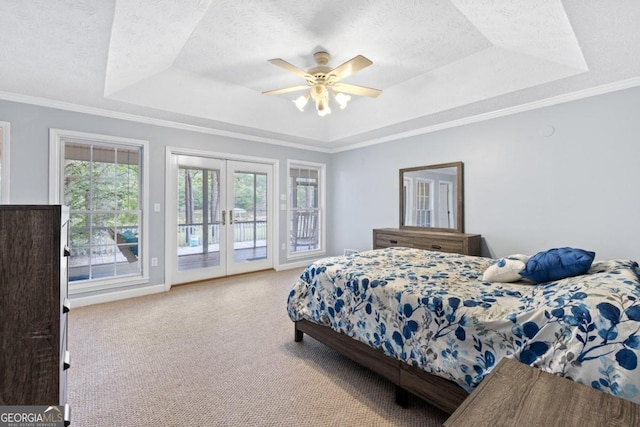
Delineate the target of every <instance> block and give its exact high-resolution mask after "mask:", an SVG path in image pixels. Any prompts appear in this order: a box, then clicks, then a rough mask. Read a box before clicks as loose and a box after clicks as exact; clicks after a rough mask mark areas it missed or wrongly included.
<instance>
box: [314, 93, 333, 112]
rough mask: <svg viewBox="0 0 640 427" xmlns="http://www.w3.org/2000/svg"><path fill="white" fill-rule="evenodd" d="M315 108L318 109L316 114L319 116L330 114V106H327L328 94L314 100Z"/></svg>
mask: <svg viewBox="0 0 640 427" xmlns="http://www.w3.org/2000/svg"><path fill="white" fill-rule="evenodd" d="M316 110H318V115H319V116H320V117H324V116H326V115H327V114H331V107H329V96H328V95H327V96H323V97H322V98H318V99H317V100H316Z"/></svg>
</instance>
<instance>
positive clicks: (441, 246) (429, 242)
mask: <svg viewBox="0 0 640 427" xmlns="http://www.w3.org/2000/svg"><path fill="white" fill-rule="evenodd" d="M413 247H414V248H418V249H426V250H428V251H440V252H452V253H458V254H461V253H463V252H464V245H463V242H462V241H461V240H445V239H415V240H414V241H413Z"/></svg>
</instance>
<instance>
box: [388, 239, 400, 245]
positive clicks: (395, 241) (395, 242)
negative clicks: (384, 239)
mask: <svg viewBox="0 0 640 427" xmlns="http://www.w3.org/2000/svg"><path fill="white" fill-rule="evenodd" d="M389 243H393V244H394V245H397V244H398V241H397V240H389Z"/></svg>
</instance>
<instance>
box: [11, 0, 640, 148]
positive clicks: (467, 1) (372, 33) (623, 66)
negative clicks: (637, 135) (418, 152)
mask: <svg viewBox="0 0 640 427" xmlns="http://www.w3.org/2000/svg"><path fill="white" fill-rule="evenodd" d="M0 1H1V4H2V10H3V11H2V13H1V14H0V63H2V67H0V91H1V93H0V97H4V98H6V99H20V98H16V97H17V96H26V97H37V99H39V100H43V99H44V100H50V101H54V102H58V103H67V104H64V105H71V104H73V105H76V106H85V107H91V108H94V109H100V110H101V111H105V110H106V111H112V112H119V113H128V114H133V115H137V116H142V117H150V118H153V119H161V120H165V121H166V120H168V121H172V122H176V123H181V124H185V125H194V126H199V127H200V128H203V129H214V130H215V131H219V132H227V133H228V134H233V135H244V136H246V137H248V138H252V139H257V140H264V141H266V142H276V143H278V142H281V143H284V144H302V145H306V146H312V147H318V148H319V149H323V150H336V149H341V147H342V148H344V147H353V146H357V145H358V144H366V143H369V142H371V141H380V140H385V139H392V138H394V137H397V136H399V135H406V134H411V133H412V132H413V133H419V132H420V129H427V128H434V127H437V126H441V125H443V124H444V123H451V122H459V121H463V120H464V119H465V118H469V117H473V116H478V115H482V114H486V113H491V112H495V111H497V110H504V109H509V108H513V107H517V106H521V105H524V104H531V103H536V102H540V101H542V100H544V99H547V98H553V97H559V96H560V97H561V96H565V95H568V94H575V93H580V92H585V91H589V90H593V89H592V88H597V87H607V85H609V86H611V87H614V88H616V87H619V86H620V82H627V83H626V84H627V86H629V85H638V84H640V82H639V81H638V79H640V77H639V76H640V35H639V34H640V32H638V31H637V30H636V26H637V23H638V22H640V6H639V5H638V3H637V1H636V0H627V1H622V0H620V1H615V2H611V1H606V0H599V1H589V0H567V1H559V0H535V1H531V0H493V1H482V2H478V1H473V0H435V1H413V2H409V1H405V2H398V1H393V0H386V1H385V0H369V1H366V0H351V1H340V0H324V1H322V2H300V1H295V0H287V1H282V0H273V1H264V0H243V1H241V2H239V1H236V0H219V1H215V0H191V1H179V0H144V1H143V0H140V1H132V0H126V1H125V0H93V1H90V0H67V1H64V0H30V1H19V0H11V1H9V0H0ZM318 50H325V51H328V52H329V53H330V54H331V60H330V62H329V66H332V67H335V66H337V65H339V64H341V63H343V62H345V61H347V60H349V59H350V58H352V57H354V56H355V55H358V54H361V55H364V56H366V57H367V58H369V59H371V60H372V61H373V65H371V66H370V67H368V68H366V69H364V70H362V71H360V72H358V73H356V74H354V75H352V76H349V77H347V78H346V79H345V80H344V82H345V83H352V84H357V85H362V86H368V87H374V88H377V89H381V90H382V94H381V95H380V96H379V97H378V98H376V99H371V98H362V97H355V96H354V97H353V99H352V101H351V102H350V103H349V105H348V107H347V108H346V109H345V110H339V109H338V108H333V112H332V114H331V115H329V116H326V117H319V116H318V115H317V114H316V113H315V111H313V108H309V107H308V108H307V109H306V111H304V112H303V113H301V112H299V111H298V110H297V109H296V108H295V106H294V105H293V104H292V103H291V100H292V99H294V98H295V97H297V96H299V95H300V94H301V93H304V92H292V93H289V94H283V95H278V96H265V95H262V93H261V92H263V91H266V90H271V89H279V88H282V87H287V86H295V85H301V84H304V81H303V80H302V78H300V77H298V76H296V75H294V74H292V73H287V72H286V71H285V70H283V69H281V68H278V67H275V66H274V65H272V64H270V63H269V62H267V60H268V59H271V58H282V59H284V60H285V61H287V62H290V63H292V64H294V65H296V66H298V67H300V68H302V69H308V68H311V67H313V66H314V65H315V63H314V61H313V53H314V52H316V51H318ZM616 84H617V86H616ZM586 93H588V92H586ZM25 99H27V98H25ZM29 99H30V98H29ZM60 105H63V104H60ZM93 111H98V110H93ZM0 119H1V117H0Z"/></svg>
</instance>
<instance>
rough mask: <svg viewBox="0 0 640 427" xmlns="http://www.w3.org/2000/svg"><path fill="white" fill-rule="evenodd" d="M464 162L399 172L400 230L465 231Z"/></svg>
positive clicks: (420, 167)
mask: <svg viewBox="0 0 640 427" xmlns="http://www.w3.org/2000/svg"><path fill="white" fill-rule="evenodd" d="M462 190H463V179H462V162H453V163H443V164H440V165H430V166H419V167H415V168H406V169H400V228H428V229H429V230H433V231H450V232H457V233H462V232H464V210H463V201H462V200H463V198H462V195H463V191H462Z"/></svg>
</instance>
